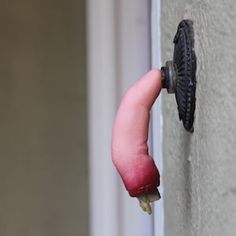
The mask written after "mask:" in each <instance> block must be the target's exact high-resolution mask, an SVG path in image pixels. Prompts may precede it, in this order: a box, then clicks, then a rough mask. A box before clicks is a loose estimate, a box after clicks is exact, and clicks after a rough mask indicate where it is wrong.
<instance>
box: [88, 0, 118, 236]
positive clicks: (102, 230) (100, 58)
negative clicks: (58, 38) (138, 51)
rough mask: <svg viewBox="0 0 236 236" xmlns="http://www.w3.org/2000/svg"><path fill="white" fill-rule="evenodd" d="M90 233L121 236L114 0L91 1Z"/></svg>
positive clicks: (89, 55)
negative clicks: (114, 139)
mask: <svg viewBox="0 0 236 236" xmlns="http://www.w3.org/2000/svg"><path fill="white" fill-rule="evenodd" d="M87 33H88V34H87V43H88V45H87V46H88V47H87V49H88V61H87V62H88V63H87V68H88V107H89V109H88V111H89V116H88V117H89V120H88V125H89V175H90V235H91V236H111V235H114V236H120V235H119V227H120V226H119V217H118V216H119V214H118V210H119V209H118V207H116V206H117V202H118V189H117V176H116V174H115V171H114V167H113V165H112V163H111V161H110V160H111V158H110V142H111V127H112V122H113V117H114V113H115V107H116V93H115V91H116V61H115V51H114V48H115V47H116V44H115V22H114V1H111V0H102V1H97V0H89V1H87Z"/></svg>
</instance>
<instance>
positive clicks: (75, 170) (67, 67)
mask: <svg viewBox="0 0 236 236" xmlns="http://www.w3.org/2000/svg"><path fill="white" fill-rule="evenodd" d="M84 14H85V1H76V0H67V1H65V0H64V1H56V0H52V1H46V0H34V1H26V0H23V1H16V0H14V1H1V8H0V107H1V111H0V235H2V236H32V235H34V236H47V235H48V236H53V235H55V236H60V235H61V236H65V235H66V236H73V235H85V236H86V235H88V209H87V208H88V202H87V198H88V193H87V186H88V183H87V151H86V145H87V144H86V141H85V140H86V115H85V114H86V109H85V107H86V102H85V97H86V94H85V91H86V88H85V86H86V84H85V80H86V77H85V76H86V75H85V15H84Z"/></svg>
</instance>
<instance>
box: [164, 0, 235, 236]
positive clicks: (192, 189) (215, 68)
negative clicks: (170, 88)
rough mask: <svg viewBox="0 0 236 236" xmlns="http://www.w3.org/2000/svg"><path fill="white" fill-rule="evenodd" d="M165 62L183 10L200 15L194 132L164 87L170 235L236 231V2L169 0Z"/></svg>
mask: <svg viewBox="0 0 236 236" xmlns="http://www.w3.org/2000/svg"><path fill="white" fill-rule="evenodd" d="M161 11H162V12H161V15H162V16H161V27H162V28H161V29H162V31H161V32H162V62H164V61H166V60H167V59H171V58H172V52H173V44H172V39H173V37H174V34H175V32H176V27H177V25H178V23H179V21H180V20H182V19H183V18H190V19H192V20H193V21H194V30H195V49H196V56H197V103H196V114H195V124H194V126H195V132H194V134H188V133H187V132H185V131H184V129H183V126H182V124H181V123H180V122H179V121H178V115H177V109H176V102H175V98H174V95H167V94H166V93H165V95H164V99H163V100H164V101H163V107H164V109H163V110H164V133H163V135H164V142H163V143H164V176H163V185H164V196H163V198H164V208H165V235H166V236H173V235H175V236H184V235H186V236H189V235H199V236H210V235H214V236H221V235H224V236H234V235H236V98H235V97H236V79H235V74H236V41H235V38H236V17H235V12H236V2H235V1H234V0H230V1H222V0H204V1H190V0H180V1H172V0H165V1H164V0H163V1H162V10H161Z"/></svg>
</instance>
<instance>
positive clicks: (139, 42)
mask: <svg viewBox="0 0 236 236" xmlns="http://www.w3.org/2000/svg"><path fill="white" fill-rule="evenodd" d="M87 33H88V34H87V39H88V40H87V42H88V45H87V46H88V47H87V48H88V61H87V62H88V63H87V65H88V105H89V121H88V125H89V174H90V235H91V236H111V235H112V236H130V235H136V236H153V218H152V217H150V216H148V215H147V214H145V213H144V212H142V210H141V209H140V208H139V205H138V201H137V200H136V199H134V198H130V197H129V195H128V193H127V192H126V191H125V189H124V186H123V184H122V182H121V180H120V178H119V177H118V174H117V171H116V170H115V169H114V167H113V165H112V163H111V156H110V142H111V127H112V122H113V119H114V114H115V110H116V108H117V99H118V100H120V98H121V95H122V93H123V92H124V91H125V90H126V89H127V88H128V87H129V86H130V85H131V84H132V83H133V82H134V81H135V80H137V79H139V78H140V77H141V76H142V75H143V74H144V73H146V72H147V71H148V70H149V69H150V67H151V60H150V58H151V48H150V2H149V1H143V0H129V1H127V0H120V1H117V0H100V1H97V0H88V1H87Z"/></svg>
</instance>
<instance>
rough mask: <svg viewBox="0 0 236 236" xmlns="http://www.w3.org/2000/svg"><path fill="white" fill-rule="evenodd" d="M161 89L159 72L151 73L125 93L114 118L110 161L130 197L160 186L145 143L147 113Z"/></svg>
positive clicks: (153, 71) (147, 123) (153, 163)
mask: <svg viewBox="0 0 236 236" xmlns="http://www.w3.org/2000/svg"><path fill="white" fill-rule="evenodd" d="M161 88H162V79H161V71H159V70H157V69H154V70H151V71H150V72H148V73H147V74H146V75H144V77H143V78H141V79H140V80H138V81H137V82H136V83H135V84H134V85H133V86H132V87H131V88H130V89H129V90H128V91H127V92H126V94H125V95H124V97H123V99H122V101H121V104H120V107H119V109H118V112H117V115H116V118H115V122H114V126H113V133H112V160H113V163H114V164H115V166H116V168H117V170H118V172H119V174H120V176H121V178H122V180H123V182H124V185H125V187H126V189H127V191H128V192H129V194H130V196H132V197H139V196H141V195H142V194H146V193H152V192H154V191H156V189H157V187H158V186H159V184H160V175H159V172H158V169H157V167H156V165H155V162H154V161H153V159H152V157H151V156H150V155H149V154H148V146H147V140H148V128H149V118H150V110H151V107H152V105H153V103H154V102H155V100H156V98H157V97H158V95H159V93H160V91H161Z"/></svg>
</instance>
